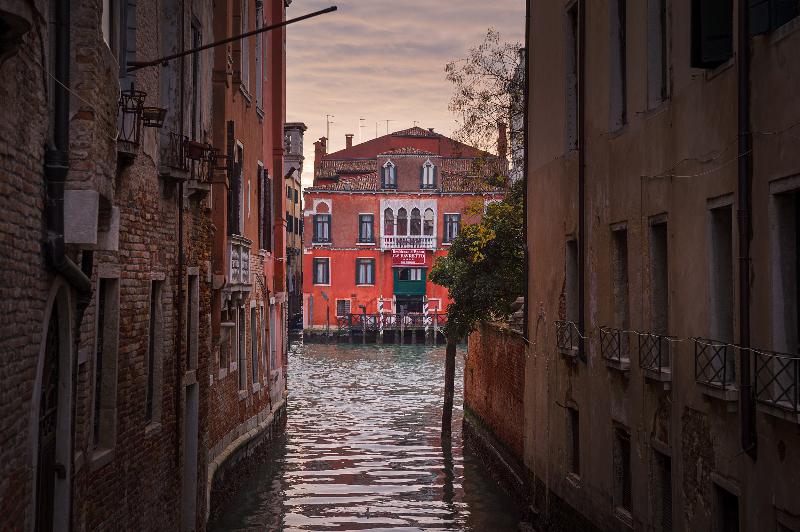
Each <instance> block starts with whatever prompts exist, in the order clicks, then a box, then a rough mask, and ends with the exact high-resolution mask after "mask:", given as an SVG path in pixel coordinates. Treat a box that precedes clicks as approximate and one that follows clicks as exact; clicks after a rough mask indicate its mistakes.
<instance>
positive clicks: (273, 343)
mask: <svg viewBox="0 0 800 532" xmlns="http://www.w3.org/2000/svg"><path fill="white" fill-rule="evenodd" d="M276 314H277V313H276V311H275V305H270V306H269V369H270V371H275V370H276V369H277V368H278V354H277V353H278V346H277V343H278V325H277V323H276V322H277V321H278V320H277V318H276Z"/></svg>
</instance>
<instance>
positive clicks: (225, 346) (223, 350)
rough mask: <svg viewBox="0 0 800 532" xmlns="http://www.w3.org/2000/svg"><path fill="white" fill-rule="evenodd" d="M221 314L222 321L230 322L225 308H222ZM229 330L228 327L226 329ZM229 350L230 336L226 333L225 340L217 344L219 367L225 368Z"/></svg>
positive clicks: (228, 358)
mask: <svg viewBox="0 0 800 532" xmlns="http://www.w3.org/2000/svg"><path fill="white" fill-rule="evenodd" d="M222 314H223V316H224V318H223V320H222V321H224V322H230V313H229V312H228V311H227V310H223V311H222ZM228 330H229V329H228ZM230 351H231V337H230V335H226V337H225V342H224V343H222V344H221V345H220V346H219V369H221V370H222V369H227V367H228V361H229V360H230V358H231V357H230Z"/></svg>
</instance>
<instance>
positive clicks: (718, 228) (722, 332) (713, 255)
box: [708, 205, 735, 362]
mask: <svg viewBox="0 0 800 532" xmlns="http://www.w3.org/2000/svg"><path fill="white" fill-rule="evenodd" d="M710 214H711V216H710V222H711V231H710V232H711V242H710V249H709V255H710V256H709V259H710V260H709V269H708V279H709V285H710V286H709V295H710V301H709V303H710V305H709V318H710V323H709V337H710V338H713V339H714V340H720V341H723V342H733V322H734V318H733V311H734V308H735V306H734V297H733V292H734V287H733V285H734V282H733V207H732V206H731V205H724V206H721V207H718V208H715V209H711V210H710ZM731 362H733V360H731Z"/></svg>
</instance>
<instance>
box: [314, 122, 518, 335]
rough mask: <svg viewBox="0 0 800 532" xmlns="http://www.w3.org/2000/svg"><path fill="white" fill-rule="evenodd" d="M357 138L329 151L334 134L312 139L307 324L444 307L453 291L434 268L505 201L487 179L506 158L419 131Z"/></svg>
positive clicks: (319, 325) (501, 169)
mask: <svg viewBox="0 0 800 532" xmlns="http://www.w3.org/2000/svg"><path fill="white" fill-rule="evenodd" d="M351 139H352V137H350V136H348V147H347V148H345V149H344V150H341V151H338V152H335V153H331V154H326V153H325V149H326V144H327V139H325V138H322V139H320V140H319V141H317V142H316V143H315V148H316V153H315V160H314V185H313V186H312V187H310V188H307V189H306V190H305V193H304V206H305V210H304V213H303V214H304V222H303V224H304V249H303V272H304V273H303V311H304V312H303V325H304V327H306V328H325V327H327V326H336V324H337V317H343V316H346V315H347V314H349V313H362V312H366V313H369V314H372V313H377V312H383V313H403V312H422V311H423V307H424V306H425V305H427V308H428V311H429V312H445V311H446V309H447V306H448V304H449V302H450V300H449V298H448V294H447V290H446V289H445V288H443V287H441V286H438V285H436V284H434V283H432V282H430V280H429V279H428V277H429V274H430V270H431V267H432V266H433V264H434V262H435V260H436V258H437V257H440V256H443V255H446V254H447V251H448V248H449V246H450V245H451V243H452V240H453V239H454V238H455V236H456V235H457V234H458V232H459V231H460V229H461V227H463V226H464V225H466V224H473V223H476V222H478V221H479V220H480V213H481V212H482V211H483V209H482V207H484V206H485V205H486V204H487V203H489V202H492V201H498V200H500V199H502V197H503V189H502V188H501V187H498V186H494V185H492V184H490V181H491V180H490V178H491V177H492V176H496V175H504V174H505V172H506V161H505V158H504V157H498V156H495V155H492V154H489V153H487V152H484V151H481V150H478V149H476V148H473V147H471V146H467V145H465V144H462V143H459V142H457V141H455V140H453V139H450V138H447V137H445V136H443V135H440V134H438V133H435V132H434V131H433V130H426V129H422V128H419V127H414V128H410V129H407V130H403V131H398V132H395V133H392V134H389V135H385V136H383V137H379V138H377V139H373V140H371V141H368V142H364V143H362V144H358V145H355V146H352V145H351ZM501 146H502V144H501ZM473 206H477V207H480V208H477V209H476V208H472V207H473Z"/></svg>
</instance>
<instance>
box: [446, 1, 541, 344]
mask: <svg viewBox="0 0 800 532" xmlns="http://www.w3.org/2000/svg"><path fill="white" fill-rule="evenodd" d="M530 26H531V3H530V1H526V2H525V45H524V50H525V51H524V54H523V60H524V64H523V68H525V72H524V75H523V77H522V79H523V80H524V81H523V86H522V90H523V91H525V92H524V93H523V95H522V146H523V148H522V183H523V185H524V187H525V188H524V190H523V191H522V216H523V220H522V239H523V242H522V244H523V246H524V247H523V249H524V250H525V254H524V257H525V269H524V272H525V283H524V284H523V292H522V296H523V301H524V303H523V306H522V323H523V325H522V337H523V338H524V339H525V340H528V339H529V338H530V336H529V334H530V330H529V328H528V316H529V315H530V314H529V311H528V308H529V296H528V294H529V292H530V287H529V286H528V276H529V275H530V264H529V262H528V261H529V259H530V250H529V249H528V157H529V156H530V154H529V149H530V146H529V143H528V109H529V108H530V107H529V101H528V100H529V95H530V90H529V88H530V86H531V85H530V68H529V67H530V63H529V61H530V60H529V57H530V49H531V48H530V46H531V43H530V39H531V31H530ZM511 158H512V159H513V158H514V154H513V151H512V154H511ZM434 334H435V333H434Z"/></svg>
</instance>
